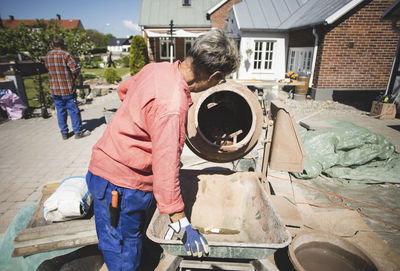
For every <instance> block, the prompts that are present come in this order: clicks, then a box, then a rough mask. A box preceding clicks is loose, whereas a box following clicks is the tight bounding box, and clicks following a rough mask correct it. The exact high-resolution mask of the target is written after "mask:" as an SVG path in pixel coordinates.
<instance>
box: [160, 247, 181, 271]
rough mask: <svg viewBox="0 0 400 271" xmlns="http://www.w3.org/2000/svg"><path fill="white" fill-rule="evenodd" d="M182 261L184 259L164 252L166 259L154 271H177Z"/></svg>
mask: <svg viewBox="0 0 400 271" xmlns="http://www.w3.org/2000/svg"><path fill="white" fill-rule="evenodd" d="M181 261H182V257H179V256H175V255H171V254H168V253H165V252H164V257H163V258H162V259H161V261H160V263H159V264H158V265H157V267H156V269H154V271H176V269H177V268H178V267H179V264H180V263H181Z"/></svg>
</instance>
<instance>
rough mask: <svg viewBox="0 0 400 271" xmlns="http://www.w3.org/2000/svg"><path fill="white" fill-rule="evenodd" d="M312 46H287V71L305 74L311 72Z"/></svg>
mask: <svg viewBox="0 0 400 271" xmlns="http://www.w3.org/2000/svg"><path fill="white" fill-rule="evenodd" d="M312 58H313V47H291V48H289V54H288V63H287V72H289V71H292V72H296V73H301V74H305V75H309V74H311V69H312Z"/></svg>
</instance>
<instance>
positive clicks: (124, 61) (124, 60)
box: [114, 56, 129, 68]
mask: <svg viewBox="0 0 400 271" xmlns="http://www.w3.org/2000/svg"><path fill="white" fill-rule="evenodd" d="M114 62H115V64H116V65H117V66H118V67H123V68H129V57H128V56H123V57H121V58H119V59H116V60H115V61H114Z"/></svg>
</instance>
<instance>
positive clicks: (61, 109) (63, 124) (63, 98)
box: [50, 93, 82, 134]
mask: <svg viewBox="0 0 400 271" xmlns="http://www.w3.org/2000/svg"><path fill="white" fill-rule="evenodd" d="M50 96H51V98H53V100H54V105H55V106H56V110H57V120H58V126H59V127H60V130H61V133H62V134H68V124H67V117H68V114H67V110H68V113H69V115H70V117H71V123H72V129H73V130H74V133H75V134H80V133H82V119H81V112H80V111H79V108H78V103H77V100H76V93H74V94H71V95H53V94H51V95H50Z"/></svg>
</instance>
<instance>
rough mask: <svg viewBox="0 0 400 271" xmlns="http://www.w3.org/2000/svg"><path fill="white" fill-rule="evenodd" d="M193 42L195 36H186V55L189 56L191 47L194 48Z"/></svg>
mask: <svg viewBox="0 0 400 271" xmlns="http://www.w3.org/2000/svg"><path fill="white" fill-rule="evenodd" d="M193 42H194V38H185V57H186V56H187V53H188V52H189V50H190V48H192V45H193Z"/></svg>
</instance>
